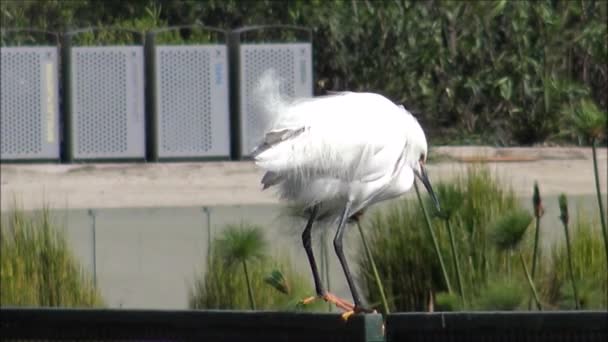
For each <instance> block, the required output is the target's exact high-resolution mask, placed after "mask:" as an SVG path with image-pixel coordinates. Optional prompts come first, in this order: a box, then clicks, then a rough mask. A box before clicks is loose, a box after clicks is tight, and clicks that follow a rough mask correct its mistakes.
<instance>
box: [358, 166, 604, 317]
mask: <svg viewBox="0 0 608 342" xmlns="http://www.w3.org/2000/svg"><path fill="white" fill-rule="evenodd" d="M440 186H444V185H441V184H437V188H439V187H440ZM447 187H451V188H453V189H454V190H451V191H453V192H460V193H461V194H462V195H461V196H460V197H461V198H462V204H461V206H460V209H459V210H457V211H456V212H455V213H454V216H453V217H452V219H451V221H450V222H452V225H453V232H454V236H455V242H456V248H457V250H458V255H459V260H460V266H461V269H462V270H461V271H462V276H463V281H464V288H465V290H466V291H465V293H466V294H467V302H468V303H469V304H471V305H470V306H469V307H467V309H471V308H472V309H482V310H514V309H521V308H523V307H522V304H523V303H524V302H527V299H528V298H532V296H533V292H534V291H529V290H528V287H530V286H531V284H530V282H529V281H528V279H527V277H526V274H525V272H524V271H523V270H520V267H519V266H520V264H521V263H522V261H523V262H524V263H526V264H528V265H529V263H530V260H531V258H532V255H531V254H532V251H531V250H528V249H531V247H532V245H533V241H532V239H533V237H532V236H531V235H530V236H526V235H524V232H525V228H526V227H528V226H529V224H530V222H531V220H532V217H531V214H529V213H528V212H526V211H525V210H524V209H523V208H522V207H521V206H520V204H519V202H518V201H516V199H515V197H514V194H513V192H512V191H511V190H508V189H505V188H504V187H503V186H501V185H500V184H499V183H498V181H497V180H496V179H494V178H493V177H492V176H491V174H490V172H489V171H488V170H487V169H485V168H478V167H473V168H471V169H469V171H468V172H467V174H466V175H465V176H464V177H462V178H459V179H457V180H455V181H453V182H451V183H449V185H447ZM589 217H590V216H589V215H587V214H586V213H582V212H581V213H579V214H578V215H577V216H576V220H575V221H574V222H572V223H571V225H572V226H573V227H572V231H573V234H572V235H573V238H572V241H571V242H572V246H571V247H572V248H571V250H572V263H573V265H574V278H575V279H577V280H578V282H579V283H580V289H579V301H580V302H581V303H580V304H581V307H582V308H606V307H607V306H608V305H607V298H606V293H607V286H608V284H607V282H606V276H605V275H606V273H605V270H606V259H605V258H604V254H603V253H604V250H603V243H602V241H601V239H600V236H599V234H600V229H599V226H598V224H597V223H592V222H591V221H590V219H589ZM497 218H498V219H497ZM442 221H443V220H442V219H440V218H435V219H434V220H433V228H434V230H435V232H436V237H437V242H438V246H439V249H440V251H441V254H442V255H450V249H449V248H450V243H449V237H448V233H447V231H446V230H445V229H442V227H443V225H442ZM367 225H369V228H368V229H367V230H366V232H369V233H368V234H367V235H369V236H368V243H369V247H370V249H371V252H372V254H373V256H374V259H375V261H376V265H377V268H378V272H379V274H380V278H381V279H382V281H383V284H384V287H385V290H386V293H387V298H388V301H389V306H390V309H391V311H392V312H395V311H426V310H428V307H427V305H428V301H429V299H428V298H429V296H430V295H432V294H436V295H435V310H438V311H451V310H460V309H461V308H462V306H461V303H460V302H459V299H458V297H457V296H456V295H455V294H451V295H450V294H448V293H447V288H446V285H445V281H443V276H442V272H441V266H440V263H439V261H438V258H437V255H436V254H435V253H434V251H433V243H432V240H431V237H430V235H429V233H428V229H425V219H424V215H423V213H422V211H421V210H420V208H419V206H418V205H417V203H416V202H415V201H409V200H401V201H399V202H397V203H395V204H394V205H393V206H391V207H389V208H387V209H386V210H383V211H380V212H378V213H376V215H374V216H372V218H371V220H370V222H368V223H367ZM515 227H519V228H517V229H515ZM522 227H523V228H522ZM546 228H547V229H549V228H550V227H546ZM560 228H561V227H554V229H558V230H559V229H560ZM496 230H500V231H503V230H504V231H505V232H503V233H504V234H503V233H500V234H496V233H495V231H496ZM522 235H523V237H522ZM513 236H514V237H513ZM503 237H504V238H503ZM495 240H497V241H498V242H500V244H499V245H497V244H496V243H494V242H495ZM520 240H521V242H519V247H518V253H517V254H515V255H513V254H514V253H513V249H512V248H513V247H515V246H516V245H517V243H516V242H517V241H520ZM506 247H508V248H506ZM528 247H530V248H528ZM553 251H554V252H553V253H552V254H548V253H547V254H546V256H545V258H538V260H537V262H538V263H539V267H538V268H537V274H536V276H535V284H532V285H533V286H534V287H535V289H536V292H537V294H538V299H539V301H540V303H542V307H543V309H551V308H559V307H563V308H566V307H568V305H570V306H573V305H572V304H573V301H572V298H571V297H570V296H571V295H570V294H569V293H570V292H571V291H572V286H571V281H570V277H569V275H568V268H567V267H568V264H567V262H568V261H567V253H566V243H565V240H559V241H558V242H557V246H556V247H554V249H553ZM541 263H542V264H543V265H542V267H540V264H541ZM358 264H359V268H360V279H361V284H362V288H363V289H364V291H365V295H366V296H367V298H368V301H369V302H375V303H377V302H379V294H378V291H377V290H376V285H375V281H374V279H373V276H372V268H371V265H370V264H369V262H367V260H366V258H365V257H363V256H360V257H359V259H358ZM445 265H446V267H447V272H448V276H449V278H450V279H452V280H455V279H456V274H455V269H454V265H452V264H451V263H446V264H445ZM522 266H523V265H522ZM515 269H517V270H515ZM568 300H570V302H568Z"/></svg>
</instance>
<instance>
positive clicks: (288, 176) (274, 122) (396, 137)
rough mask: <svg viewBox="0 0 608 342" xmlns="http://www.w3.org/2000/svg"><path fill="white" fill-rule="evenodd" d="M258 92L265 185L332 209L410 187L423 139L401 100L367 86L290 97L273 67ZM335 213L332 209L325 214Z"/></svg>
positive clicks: (257, 156)
mask: <svg viewBox="0 0 608 342" xmlns="http://www.w3.org/2000/svg"><path fill="white" fill-rule="evenodd" d="M258 89H259V90H258V96H257V98H258V99H259V100H260V101H261V106H260V108H259V109H260V110H261V111H262V113H263V115H264V116H265V122H269V125H268V126H269V127H268V128H267V131H266V136H265V140H264V141H263V142H262V143H261V144H260V145H259V146H258V147H256V149H254V151H253V155H254V160H255V163H256V164H257V166H259V167H260V168H262V169H263V170H265V171H266V172H267V174H266V176H265V178H264V179H263V183H264V186H265V187H268V186H272V185H277V186H278V188H279V193H280V196H281V197H282V198H284V199H286V200H288V201H289V202H291V203H292V204H295V205H297V206H299V207H303V208H309V207H311V206H312V205H314V204H321V206H320V207H321V212H322V213H324V214H325V215H322V216H325V217H327V216H328V215H329V216H337V215H338V214H339V213H340V212H339V210H335V209H338V208H339V209H342V207H343V206H344V203H345V202H346V201H347V200H348V199H350V200H352V202H353V203H352V209H351V210H352V212H357V211H359V210H360V209H363V208H365V207H367V206H369V205H371V204H373V203H376V202H379V201H382V200H386V199H389V198H393V197H396V196H399V195H401V194H403V193H404V192H406V191H408V190H409V189H410V188H411V186H412V184H413V181H414V173H413V169H417V168H418V167H419V166H418V165H419V163H418V162H419V161H420V158H421V157H423V158H425V156H426V153H427V143H426V138H425V136H424V132H423V131H422V128H421V127H420V125H419V124H418V122H417V121H416V119H415V118H414V117H413V116H412V115H411V114H410V113H409V112H408V111H407V110H405V108H403V107H402V106H398V105H395V104H394V103H392V102H391V101H389V100H388V99H386V98H385V97H383V96H381V95H378V94H372V93H353V92H343V93H338V94H335V95H328V96H321V97H316V98H310V99H298V100H295V101H294V102H292V103H290V102H289V101H287V100H285V99H284V98H282V97H281V96H280V93H279V80H278V79H276V77H275V76H273V73H266V74H265V75H264V77H262V79H261V82H260V87H259V88H258ZM331 214H334V215H331Z"/></svg>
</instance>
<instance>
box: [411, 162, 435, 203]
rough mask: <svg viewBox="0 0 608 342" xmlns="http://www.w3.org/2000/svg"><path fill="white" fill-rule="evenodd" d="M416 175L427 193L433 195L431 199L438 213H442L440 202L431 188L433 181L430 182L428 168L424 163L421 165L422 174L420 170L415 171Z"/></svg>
mask: <svg viewBox="0 0 608 342" xmlns="http://www.w3.org/2000/svg"><path fill="white" fill-rule="evenodd" d="M414 174H415V175H416V176H417V177H418V179H420V181H421V182H422V184H424V187H425V188H426V191H428V192H429V195H431V199H432V200H433V203H435V208H437V212H441V206H440V205H439V200H437V196H435V192H434V191H433V187H432V186H431V181H430V180H429V176H428V175H427V173H426V168H425V167H424V165H423V164H422V163H420V172H418V170H414Z"/></svg>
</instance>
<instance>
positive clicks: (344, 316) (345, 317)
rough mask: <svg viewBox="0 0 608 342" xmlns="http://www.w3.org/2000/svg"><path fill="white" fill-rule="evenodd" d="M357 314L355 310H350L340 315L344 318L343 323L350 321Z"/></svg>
mask: <svg viewBox="0 0 608 342" xmlns="http://www.w3.org/2000/svg"><path fill="white" fill-rule="evenodd" d="M354 314H355V310H349V311H345V312H343V313H342V315H340V316H341V317H342V320H343V321H345V322H346V321H348V319H349V318H350V317H351V316H352V315H354Z"/></svg>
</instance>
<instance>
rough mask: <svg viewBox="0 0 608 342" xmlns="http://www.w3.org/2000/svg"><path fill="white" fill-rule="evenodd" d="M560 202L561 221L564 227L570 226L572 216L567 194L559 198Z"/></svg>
mask: <svg viewBox="0 0 608 342" xmlns="http://www.w3.org/2000/svg"><path fill="white" fill-rule="evenodd" d="M558 202H559V219H560V220H561V221H562V223H563V224H564V225H566V226H567V225H568V222H569V221H570V215H569V214H568V198H567V197H566V194H563V193H562V194H560V195H559V197H558Z"/></svg>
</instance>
